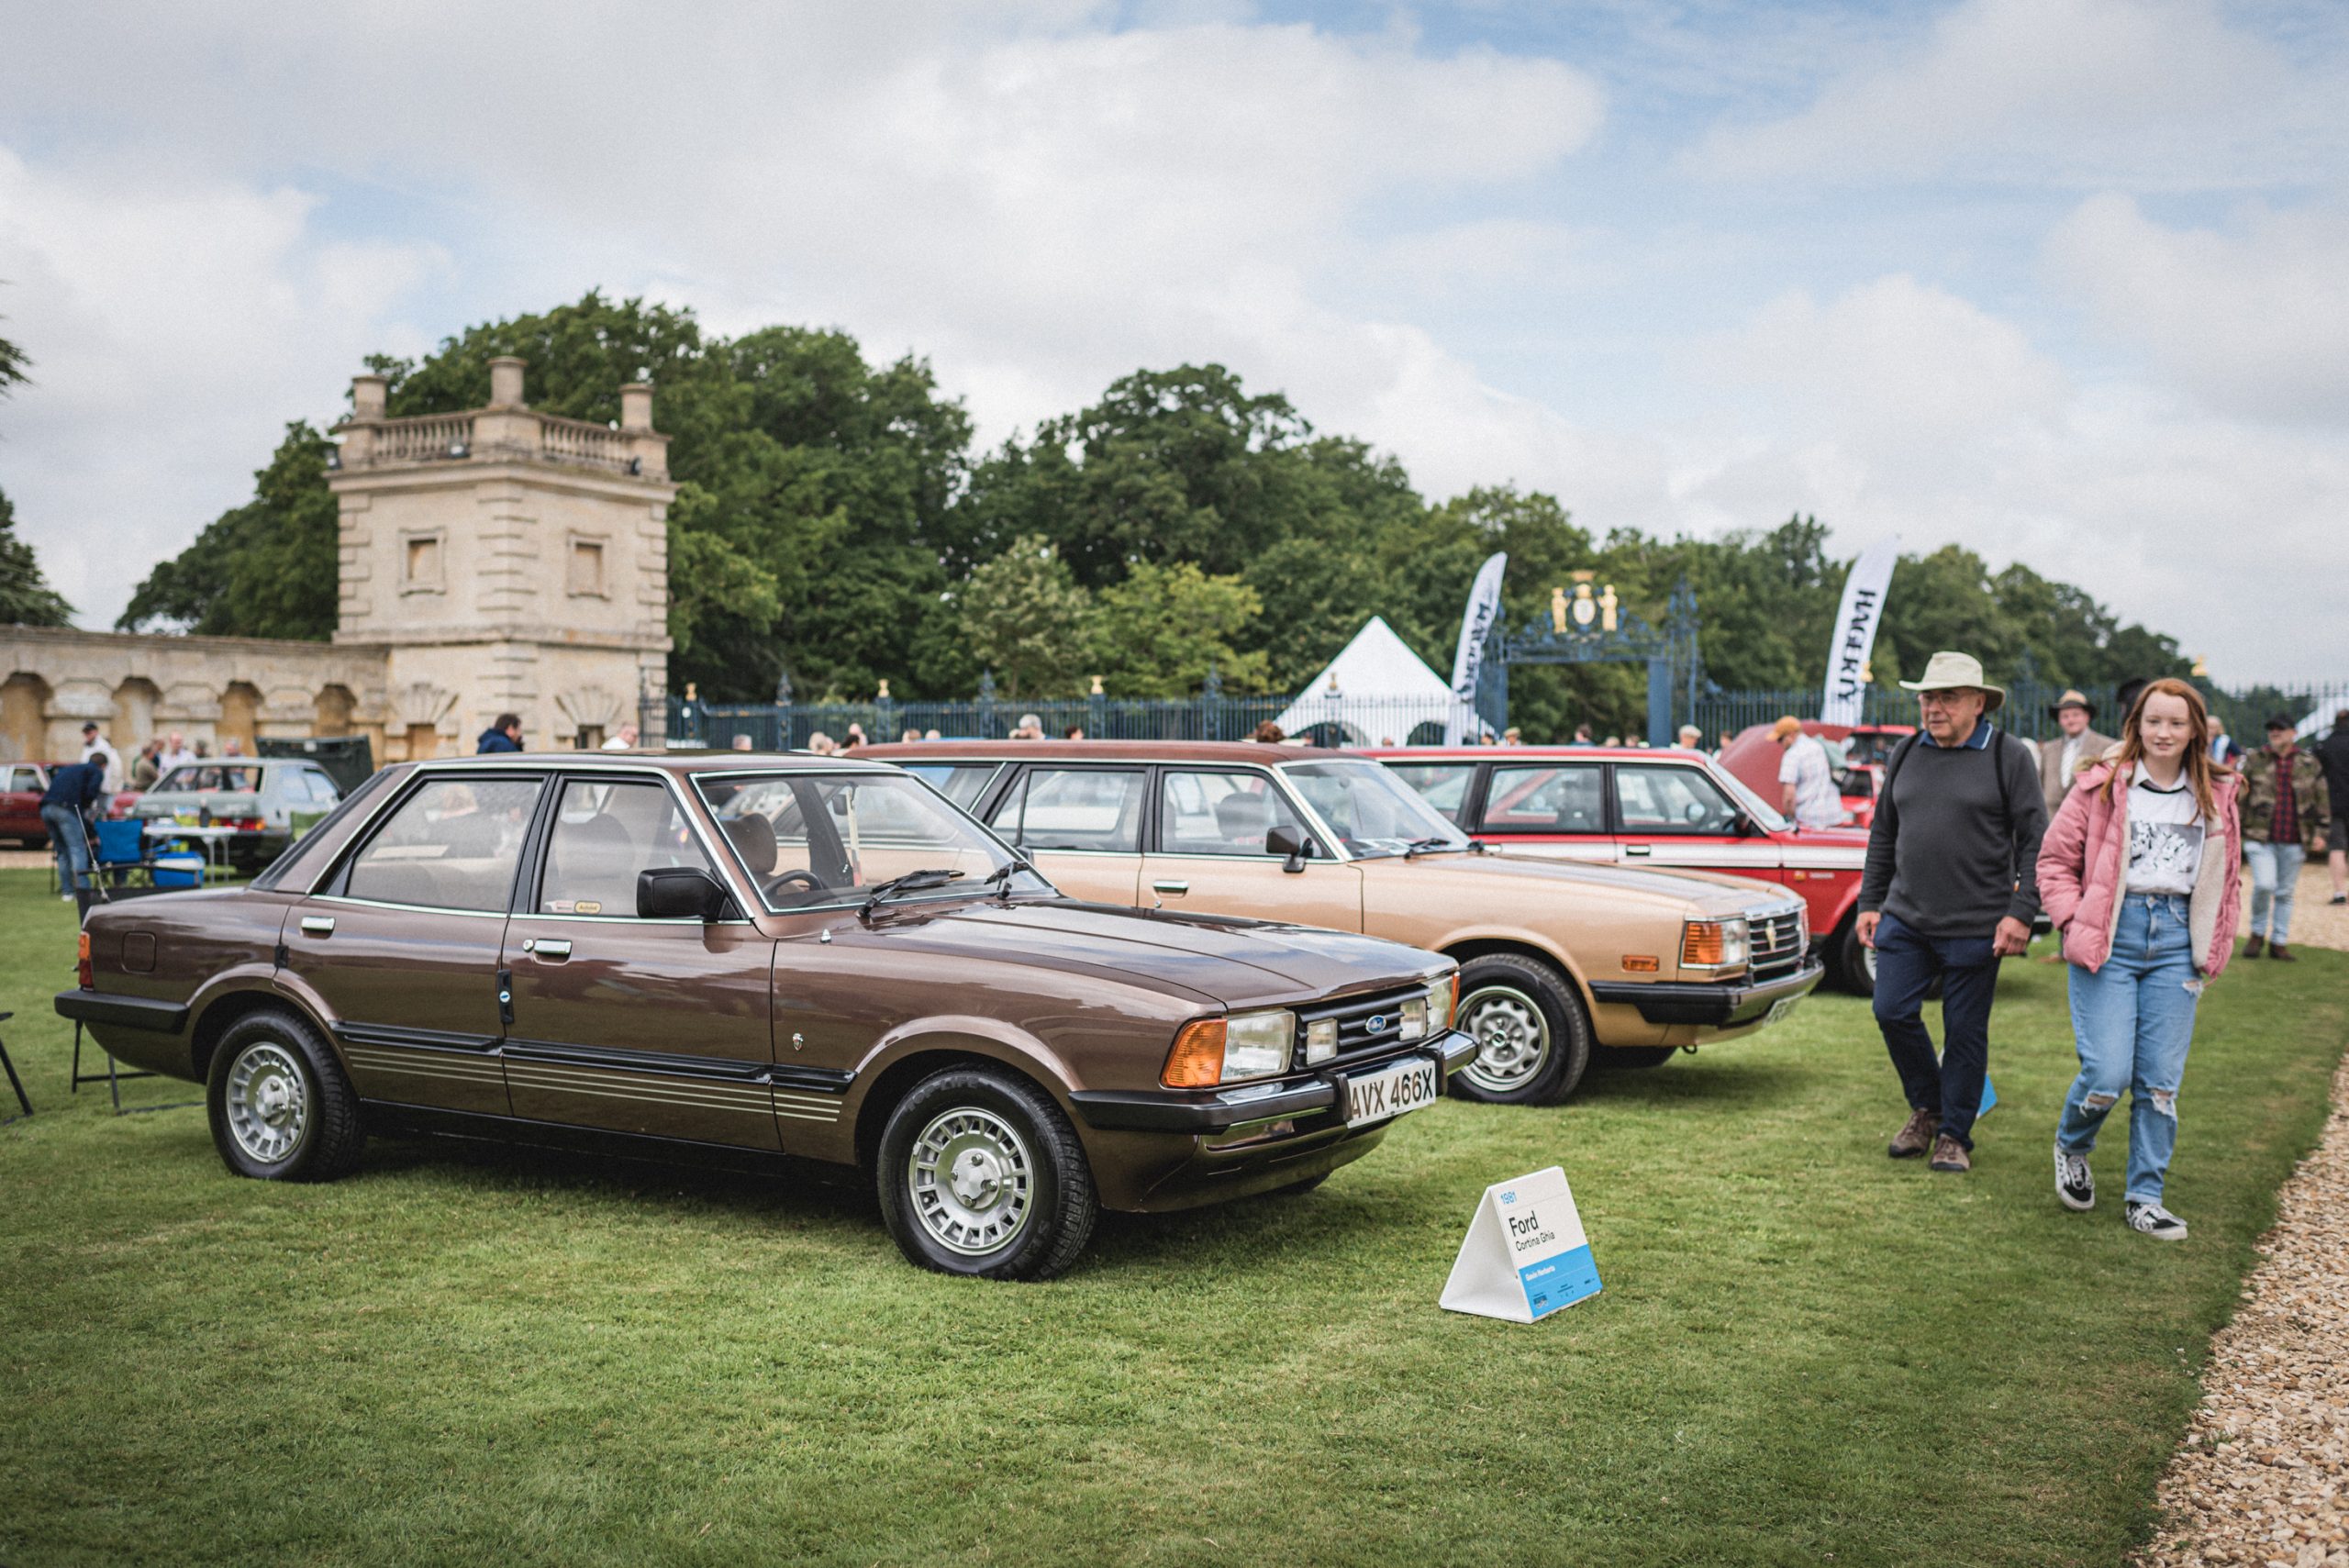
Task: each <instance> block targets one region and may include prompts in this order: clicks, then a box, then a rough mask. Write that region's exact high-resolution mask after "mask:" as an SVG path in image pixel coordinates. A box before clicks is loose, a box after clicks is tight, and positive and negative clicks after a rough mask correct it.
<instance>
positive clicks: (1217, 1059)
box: [1158, 1018, 1224, 1089]
mask: <svg viewBox="0 0 2349 1568" xmlns="http://www.w3.org/2000/svg"><path fill="white" fill-rule="evenodd" d="M1223 1035H1224V1021H1223V1020H1222V1019H1221V1018H1194V1019H1193V1020H1192V1021H1191V1022H1189V1023H1187V1024H1185V1025H1184V1026H1183V1028H1182V1029H1181V1030H1180V1031H1179V1032H1177V1033H1176V1034H1175V1048H1174V1049H1173V1050H1171V1051H1168V1052H1167V1053H1166V1071H1165V1072H1163V1073H1160V1074H1159V1075H1158V1081H1159V1082H1160V1083H1162V1084H1165V1085H1166V1086H1167V1087H1168V1088H1170V1089H1212V1088H1214V1087H1215V1086H1216V1085H1217V1084H1220V1083H1222V1082H1223Z"/></svg>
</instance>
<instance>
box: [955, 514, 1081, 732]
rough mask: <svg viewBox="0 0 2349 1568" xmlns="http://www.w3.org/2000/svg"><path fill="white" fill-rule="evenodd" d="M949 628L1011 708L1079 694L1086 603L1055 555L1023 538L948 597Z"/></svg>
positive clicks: (1035, 539) (1034, 539) (1038, 540)
mask: <svg viewBox="0 0 2349 1568" xmlns="http://www.w3.org/2000/svg"><path fill="white" fill-rule="evenodd" d="M953 606H954V614H955V620H956V624H957V625H958V626H959V627H960V628H961V631H962V635H963V639H964V641H965V642H966V644H967V645H968V647H969V648H970V651H971V655H972V657H973V658H974V659H975V660H977V661H978V662H979V663H980V664H981V665H982V666H984V667H985V668H986V669H989V670H992V671H994V672H995V679H996V687H997V688H998V689H999V690H1000V691H1001V692H1002V693H1003V695H1005V696H1006V697H1008V698H1011V699H1013V700H1018V699H1020V698H1025V697H1053V696H1066V695H1074V693H1075V692H1077V691H1079V690H1081V689H1082V684H1081V683H1082V679H1083V676H1084V674H1085V668H1084V666H1085V652H1086V648H1087V642H1088V632H1089V629H1090V628H1091V626H1092V622H1093V601H1092V595H1088V594H1087V593H1086V592H1085V590H1084V589H1083V588H1081V587H1079V586H1078V585H1077V582H1076V579H1075V577H1074V574H1073V573H1070V571H1069V569H1068V562H1064V561H1063V560H1062V559H1061V557H1060V551H1059V550H1058V549H1057V548H1055V547H1054V546H1053V545H1052V544H1051V543H1050V542H1048V541H1047V540H1045V539H1043V538H1042V537H1041V535H1037V534H1023V535H1021V536H1020V537H1019V538H1018V539H1013V540H1012V541H1011V547H1010V548H1009V549H1008V550H1005V551H1004V552H1003V553H1002V554H1001V555H998V556H996V558H995V559H994V560H992V561H988V562H981V563H980V564H979V566H977V567H976V568H975V569H974V570H973V572H972V573H971V574H970V576H969V578H968V579H967V580H965V581H964V582H963V585H962V586H961V587H960V588H959V589H957V590H956V592H955V594H954V596H953Z"/></svg>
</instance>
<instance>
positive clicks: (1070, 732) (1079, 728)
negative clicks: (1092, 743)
mask: <svg viewBox="0 0 2349 1568" xmlns="http://www.w3.org/2000/svg"><path fill="white" fill-rule="evenodd" d="M1061 739H1062V740H1084V739H1085V726H1083V725H1082V724H1072V725H1070V726H1069V727H1068V728H1066V729H1063V730H1062V731H1061Z"/></svg>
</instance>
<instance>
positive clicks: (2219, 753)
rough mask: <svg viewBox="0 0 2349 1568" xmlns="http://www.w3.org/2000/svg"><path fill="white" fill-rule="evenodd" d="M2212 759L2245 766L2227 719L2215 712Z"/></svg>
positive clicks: (2235, 766)
mask: <svg viewBox="0 0 2349 1568" xmlns="http://www.w3.org/2000/svg"><path fill="white" fill-rule="evenodd" d="M2123 717H2126V716H2125V715H2124V716H2123ZM2210 761H2212V762H2223V763H2225V764H2226V765H2227V766H2228V767H2231V768H2240V767H2242V766H2243V748H2242V747H2240V746H2238V745H2236V744H2235V740H2234V737H2233V736H2232V735H2229V734H2228V733H2227V721H2226V720H2225V719H2223V718H2221V717H2219V716H2218V715H2217V714H2215V713H2214V714H2212V715H2211V716H2210Z"/></svg>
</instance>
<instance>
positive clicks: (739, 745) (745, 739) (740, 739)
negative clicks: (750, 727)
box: [734, 735, 751, 751]
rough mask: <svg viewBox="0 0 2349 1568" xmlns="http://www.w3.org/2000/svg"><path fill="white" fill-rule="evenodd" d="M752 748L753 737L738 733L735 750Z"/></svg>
mask: <svg viewBox="0 0 2349 1568" xmlns="http://www.w3.org/2000/svg"><path fill="white" fill-rule="evenodd" d="M750 749H751V738H750V737H749V736H747V735H737V736H736V737H734V750H736V751H749V750H750Z"/></svg>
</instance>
